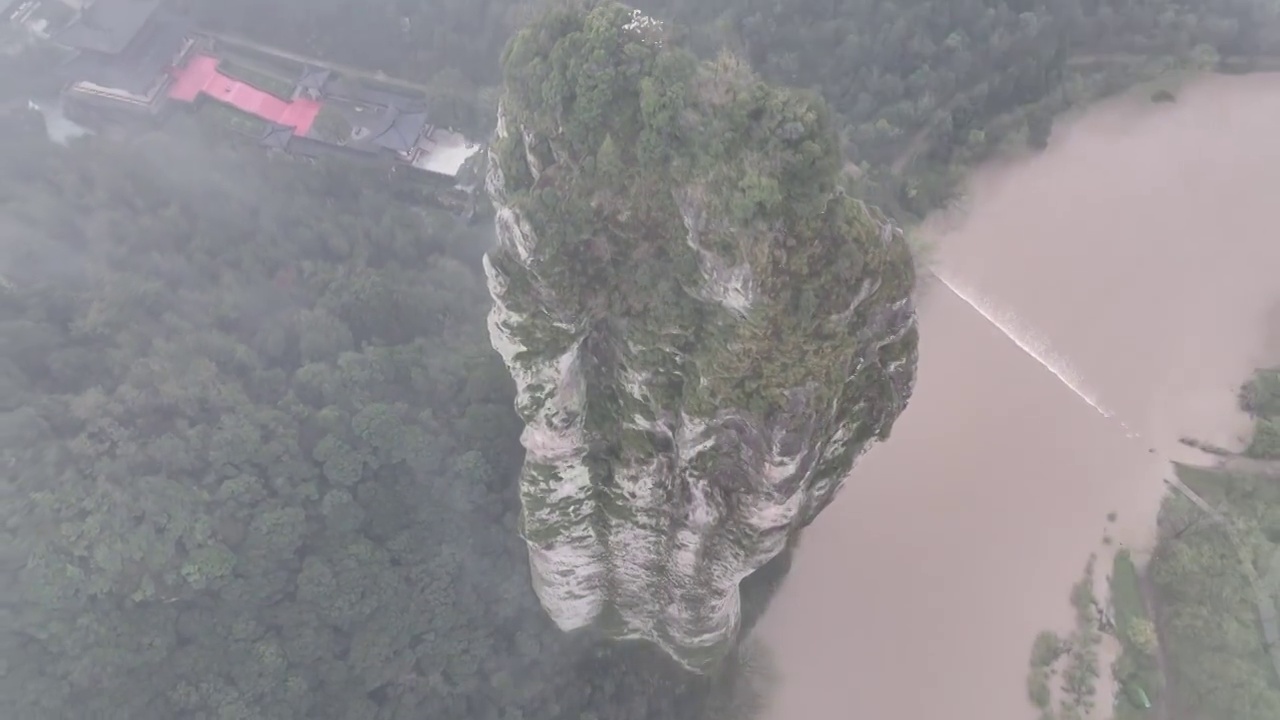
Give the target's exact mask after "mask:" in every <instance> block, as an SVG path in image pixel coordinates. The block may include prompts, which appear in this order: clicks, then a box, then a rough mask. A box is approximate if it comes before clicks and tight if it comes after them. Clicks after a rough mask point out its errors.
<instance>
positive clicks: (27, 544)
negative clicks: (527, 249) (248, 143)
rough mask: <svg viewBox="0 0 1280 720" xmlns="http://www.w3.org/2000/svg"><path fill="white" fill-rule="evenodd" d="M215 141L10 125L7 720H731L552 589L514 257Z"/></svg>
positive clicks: (3, 679) (705, 691)
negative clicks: (555, 618) (506, 261)
mask: <svg viewBox="0 0 1280 720" xmlns="http://www.w3.org/2000/svg"><path fill="white" fill-rule="evenodd" d="M199 132H200V131H199V129H197V128H192V127H185V126H178V125H175V126H171V127H169V128H167V129H166V131H165V133H164V134H163V135H159V134H156V135H148V136H144V137H136V138H133V139H131V140H130V141H128V142H118V141H111V140H106V139H101V138H98V139H93V138H91V139H88V140H83V141H77V142H76V143H75V144H74V146H73V147H72V148H61V147H59V146H56V145H52V144H50V143H48V142H47V141H46V140H45V139H44V136H43V129H42V127H41V125H40V120H39V117H38V116H35V115H33V114H28V113H23V114H21V115H10V116H3V119H2V125H0V169H2V170H0V198H2V200H0V218H2V220H0V276H2V278H0V466H3V467H4V468H5V471H4V472H5V475H4V476H3V483H2V484H0V499H2V504H0V528H3V529H2V530H0V533H2V536H0V706H2V707H3V708H4V715H5V717H6V718H14V719H15V720H17V719H18V718H21V719H22V720H45V719H48V720H68V719H70V718H77V719H79V718H95V719H99V718H102V719H106V718H112V719H119V720H174V719H175V718H191V719H201V720H214V719H217V720H232V719H236V720H241V719H243V720H249V719H250V718H254V719H257V718H265V719H270V720H286V719H289V718H297V719H298V720H303V719H305V720H325V719H326V718H328V719H332V720H339V719H341V720H357V719H368V720H373V719H375V718H376V719H378V720H391V719H395V720H422V719H423V718H432V720H448V719H451V718H452V719H456V720H480V719H482V718H495V719H496V718H525V719H526V720H530V719H534V718H538V719H545V720H554V719H557V718H567V717H572V718H579V717H581V718H599V719H601V720H604V719H606V718H607V719H609V720H614V719H633V720H667V719H668V718H704V717H714V715H711V714H710V713H711V712H712V711H713V710H714V708H715V705H714V703H716V702H719V701H723V700H725V699H726V698H728V697H729V695H730V693H729V690H730V689H731V688H732V686H733V683H734V681H735V678H736V673H735V672H734V670H735V668H736V666H734V665H732V664H731V667H729V668H728V671H727V672H725V673H723V674H721V675H718V676H717V678H716V679H714V680H705V679H697V678H692V677H688V676H686V675H684V674H683V672H682V671H681V670H679V669H678V668H676V667H675V666H674V664H673V663H671V662H669V661H667V660H666V659H665V657H662V656H661V655H660V654H659V653H658V652H657V651H656V650H652V649H651V648H649V647H648V646H644V645H639V644H631V645H616V644H603V643H599V642H598V641H597V640H596V639H595V638H593V637H591V636H590V635H584V634H579V635H566V634H564V633H561V632H560V631H559V630H557V629H555V627H554V626H553V625H552V623H551V622H550V621H549V620H548V619H547V618H546V617H545V614H544V613H543V612H542V610H541V609H540V608H539V606H538V603H537V600H536V599H535V597H534V595H533V592H532V591H531V589H530V580H529V574H528V565H527V559H526V554H525V549H524V546H523V544H522V543H521V542H520V540H519V538H518V537H517V536H516V534H515V532H514V527H515V525H516V512H517V508H518V503H517V501H516V495H515V485H514V482H513V478H514V476H515V473H516V470H517V468H518V467H519V464H520V461H521V457H522V453H521V452H520V448H519V445H518V443H517V442H516V435H517V433H518V429H519V424H518V422H517V420H516V417H515V414H514V411H513V409H512V392H513V390H512V387H511V383H510V380H509V379H508V378H507V376H506V373H505V372H504V371H503V368H502V365H501V362H500V361H499V359H498V358H497V356H496V355H495V354H494V353H493V352H492V351H491V349H490V348H489V345H488V338H487V335H486V331H485V326H484V313H485V311H486V310H487V307H488V302H487V299H486V296H485V291H484V285H483V281H482V278H481V277H480V275H479V273H478V262H477V260H478V256H479V253H480V252H482V251H483V250H484V248H485V247H486V243H487V242H488V236H489V230H488V228H484V227H481V228H479V229H467V228H464V227H461V226H459V225H457V224H456V223H455V222H454V221H453V220H452V218H450V217H449V216H448V215H444V214H438V213H436V212H434V211H425V212H424V211H422V210H420V209H418V208H415V207H412V206H411V205H409V204H407V203H402V202H399V201H397V200H396V199H395V197H394V196H395V193H394V192H390V191H389V188H388V187H387V185H386V182H385V180H381V179H380V178H382V177H383V176H382V175H381V174H380V173H376V172H375V173H373V174H372V175H365V174H362V173H359V172H357V171H355V170H353V169H352V168H351V167H350V166H346V165H336V166H332V167H329V166H324V165H308V164H303V163H298V162H294V161H289V160H286V159H283V158H279V157H267V156H264V155H262V154H261V152H260V151H259V150H258V149H257V148H252V147H250V148H245V149H243V150H236V149H234V148H235V146H234V144H228V143H221V144H220V143H218V142H216V141H214V140H213V139H210V138H204V137H199V136H198V133H199ZM202 147H216V148H220V149H218V150H214V151H205V150H203V149H199V148H202Z"/></svg>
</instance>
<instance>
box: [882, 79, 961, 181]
mask: <svg viewBox="0 0 1280 720" xmlns="http://www.w3.org/2000/svg"><path fill="white" fill-rule="evenodd" d="M964 95H965V94H964V93H963V92H958V93H956V94H955V95H952V96H951V99H950V100H948V101H947V102H946V104H945V105H943V106H942V107H940V108H938V109H937V110H935V111H934V112H933V117H932V118H930V119H929V122H928V123H927V124H926V125H925V126H924V127H922V128H920V129H919V130H917V131H916V134H915V135H912V136H911V140H909V141H908V142H907V146H906V147H904V148H903V149H902V152H900V153H898V157H896V158H894V160H893V164H892V165H890V166H889V169H890V170H891V171H892V172H893V174H894V175H901V174H902V172H903V171H904V170H906V169H907V165H910V164H911V161H912V160H914V159H915V158H916V156H917V155H919V154H920V153H921V152H923V151H924V149H925V148H926V147H928V146H929V136H930V135H932V134H933V131H934V130H937V129H938V125H940V124H941V123H942V118H944V117H946V115H947V113H949V112H951V111H952V110H954V109H955V107H956V105H959V104H960V101H961V100H963V99H964Z"/></svg>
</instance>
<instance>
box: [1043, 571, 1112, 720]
mask: <svg viewBox="0 0 1280 720" xmlns="http://www.w3.org/2000/svg"><path fill="white" fill-rule="evenodd" d="M1095 562H1096V558H1092V557H1091V558H1089V562H1088V563H1087V564H1086V565H1085V570H1084V575H1083V576H1082V577H1081V578H1080V580H1079V581H1077V582H1076V584H1075V585H1074V586H1073V587H1072V588H1071V607H1072V608H1073V609H1074V610H1075V626H1074V628H1073V629H1072V631H1071V633H1070V634H1069V635H1067V636H1066V637H1059V636H1058V635H1056V634H1055V633H1053V632H1050V631H1044V632H1041V633H1040V634H1039V635H1037V636H1036V639H1035V642H1034V643H1033V644H1032V647H1031V668H1030V670H1029V672H1028V673H1027V698H1028V699H1029V700H1030V701H1031V704H1032V705H1034V706H1035V707H1036V708H1037V709H1038V710H1039V711H1040V716H1039V717H1040V720H1081V719H1082V718H1086V717H1088V716H1089V714H1090V713H1091V712H1092V711H1093V707H1094V704H1095V703H1096V702H1097V700H1096V695H1097V680H1098V677H1099V673H1098V646H1099V645H1100V644H1101V642H1102V633H1101V632H1099V630H1098V618H1097V612H1096V606H1097V597H1096V595H1095V594H1094V591H1093V574H1094V563H1095Z"/></svg>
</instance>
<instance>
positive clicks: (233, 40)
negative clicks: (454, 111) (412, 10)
mask: <svg viewBox="0 0 1280 720" xmlns="http://www.w3.org/2000/svg"><path fill="white" fill-rule="evenodd" d="M201 34H202V35H205V36H206V37H210V38H213V39H214V40H217V41H218V42H222V43H226V44H227V45H232V46H240V47H243V48H249V49H250V50H256V51H258V52H260V53H264V54H266V55H272V56H275V57H278V58H284V59H285V60H292V61H293V62H296V63H304V64H307V65H314V66H315V67H322V68H327V69H329V70H333V71H334V72H338V73H341V74H343V75H347V76H350V77H362V78H365V79H367V80H373V81H375V82H379V83H382V84H383V85H392V86H395V87H402V88H405V89H408V90H417V91H419V92H426V93H429V92H431V91H432V89H431V88H430V87H428V86H426V85H423V84H420V83H415V82H410V81H408V80H401V79H399V78H394V77H391V76H390V75H387V74H386V73H383V72H370V71H368V70H361V69H360V68H356V67H351V66H350V65H343V64H341V63H336V62H330V61H328V60H321V59H320V58H314V57H309V56H307V55H303V54H301V53H295V52H290V51H288V50H281V49H280V48H277V47H272V46H270V45H265V44H263V43H260V42H256V41H253V40H249V39H247V38H242V37H238V36H236V35H227V34H224V33H215V32H208V31H204V32H202V33H201Z"/></svg>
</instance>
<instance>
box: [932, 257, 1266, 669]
mask: <svg viewBox="0 0 1280 720" xmlns="http://www.w3.org/2000/svg"><path fill="white" fill-rule="evenodd" d="M928 272H929V273H930V274H932V275H933V276H934V277H935V278H937V279H938V281H939V282H941V283H942V284H943V285H945V286H946V287H947V289H948V290H950V291H951V292H952V293H953V294H955V296H956V297H958V298H960V299H961V300H963V301H964V302H965V304H966V305H968V306H969V307H971V308H973V310H974V311H975V312H977V313H978V314H979V315H981V316H982V317H983V318H985V319H986V320H987V322H989V323H991V324H992V325H994V326H995V327H996V329H998V330H999V331H1000V332H1001V333H1003V334H1004V336H1005V337H1007V338H1009V340H1010V341H1011V342H1012V343H1013V344H1014V345H1017V346H1018V348H1019V349H1021V350H1022V351H1023V352H1024V353H1026V354H1027V355H1029V356H1030V357H1031V358H1032V359H1033V360H1035V361H1036V362H1038V363H1040V365H1041V366H1043V367H1044V368H1045V369H1046V370H1048V371H1049V372H1050V373H1052V374H1053V376H1054V377H1056V378H1058V380H1060V381H1061V382H1062V384H1063V385H1066V386H1067V388H1069V389H1070V390H1071V391H1072V392H1073V393H1075V394H1076V395H1077V396H1078V397H1079V398H1080V399H1081V400H1084V401H1085V402H1086V403H1088V404H1089V406H1090V407H1092V408H1093V409H1094V410H1097V411H1098V414H1100V415H1102V416H1103V417H1105V418H1107V419H1114V420H1116V421H1117V422H1118V423H1119V424H1120V427H1121V428H1123V429H1124V431H1125V436H1126V437H1128V438H1131V439H1136V438H1139V437H1140V436H1139V434H1138V433H1137V432H1136V431H1134V430H1132V429H1131V428H1130V427H1129V426H1128V425H1126V424H1125V423H1124V422H1123V421H1120V420H1118V419H1117V418H1115V414H1114V413H1112V412H1111V411H1110V410H1108V409H1107V408H1106V407H1104V406H1103V405H1102V404H1101V403H1100V402H1099V401H1097V400H1095V399H1094V397H1093V396H1092V395H1091V394H1090V393H1089V392H1087V391H1086V390H1085V389H1084V388H1083V387H1082V383H1081V381H1080V380H1079V379H1078V378H1077V377H1075V375H1074V373H1073V372H1072V371H1071V370H1070V367H1069V366H1068V365H1066V363H1065V362H1063V361H1060V360H1059V358H1058V357H1057V355H1056V353H1054V352H1053V351H1052V350H1050V349H1049V348H1048V345H1047V343H1045V342H1043V341H1040V340H1038V339H1028V338H1026V337H1025V335H1026V334H1027V333H1024V332H1022V328H1021V327H1019V326H1018V324H1017V320H1016V318H1015V317H1013V316H1012V315H1010V314H1008V313H1000V312H998V311H996V310H994V309H991V308H989V307H984V305H985V303H983V302H982V300H983V299H984V298H982V297H981V296H980V295H978V294H976V293H974V292H972V291H968V290H966V289H962V288H961V286H959V285H958V284H957V283H956V282H954V281H952V280H949V279H947V277H945V276H944V275H943V274H942V273H940V272H938V271H937V269H930V270H929V271H928ZM1165 483H1166V484H1167V485H1168V486H1169V487H1170V488H1172V489H1174V490H1176V491H1177V492H1178V493H1180V494H1181V495H1182V496H1183V497H1185V498H1187V500H1189V501H1190V502H1191V503H1192V504H1193V505H1195V506H1196V507H1198V508H1199V509H1200V510H1202V511H1203V512H1204V513H1205V514H1207V515H1209V517H1211V518H1212V519H1213V520H1214V522H1216V523H1218V524H1219V525H1221V526H1222V528H1223V531H1224V532H1226V533H1227V538H1228V539H1229V540H1230V542H1231V544H1232V546H1233V547H1234V548H1235V550H1236V554H1237V556H1238V557H1239V559H1240V565H1241V567H1242V568H1243V569H1244V574H1245V577H1246V578H1247V579H1248V581H1249V586H1250V588H1251V589H1252V590H1253V594H1254V604H1255V605H1256V607H1257V612H1258V620H1259V624H1260V625H1261V627H1262V636H1263V641H1264V648H1265V650H1266V652H1267V655H1268V656H1269V657H1270V659H1271V664H1272V666H1273V668H1274V670H1275V674H1276V677H1277V679H1280V612H1278V611H1277V608H1276V604H1275V602H1274V601H1273V600H1272V598H1271V594H1270V592H1268V591H1267V586H1268V585H1269V584H1270V583H1266V582H1264V581H1263V580H1262V578H1261V577H1260V576H1259V574H1258V570H1257V568H1255V567H1254V565H1253V559H1252V558H1251V557H1250V555H1249V552H1248V549H1247V548H1246V547H1245V545H1244V543H1243V542H1242V541H1241V540H1240V538H1239V537H1238V536H1237V535H1236V532H1235V528H1234V526H1233V525H1232V524H1231V521H1230V518H1228V517H1227V515H1225V514H1224V513H1223V512H1222V511H1221V510H1219V509H1218V508H1215V507H1214V506H1212V505H1210V504H1209V502H1208V501H1207V500H1205V499H1204V498H1202V497H1201V496H1200V495H1199V494H1198V493H1196V492H1195V491H1194V490H1192V489H1191V488H1190V487H1188V486H1187V484H1186V483H1184V482H1182V480H1180V479H1179V478H1178V476H1177V474H1176V473H1175V474H1174V476H1173V478H1172V479H1166V480H1165ZM1269 580H1275V579H1274V578H1269Z"/></svg>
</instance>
